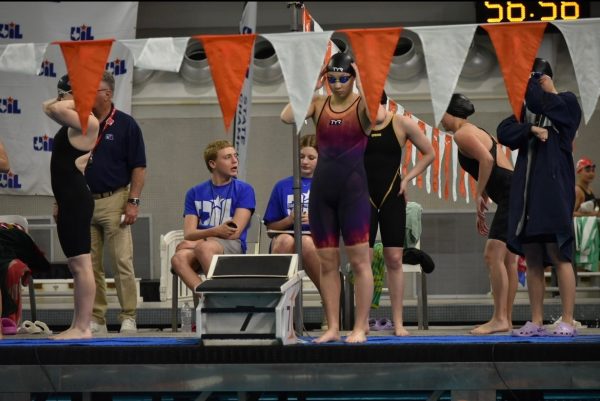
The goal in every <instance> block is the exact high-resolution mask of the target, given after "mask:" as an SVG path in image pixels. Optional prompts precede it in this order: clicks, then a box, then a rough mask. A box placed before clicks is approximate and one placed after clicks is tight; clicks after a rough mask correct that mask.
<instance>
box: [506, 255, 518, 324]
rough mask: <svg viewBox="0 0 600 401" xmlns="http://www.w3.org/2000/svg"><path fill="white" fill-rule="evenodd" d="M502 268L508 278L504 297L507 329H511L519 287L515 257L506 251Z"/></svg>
mask: <svg viewBox="0 0 600 401" xmlns="http://www.w3.org/2000/svg"><path fill="white" fill-rule="evenodd" d="M504 266H505V267H506V275H507V278H508V295H507V297H506V318H507V320H508V329H509V330H510V329H512V311H513V305H514V303H515V297H516V295H517V288H518V286H519V272H518V264H517V255H515V254H514V253H512V252H511V251H509V250H508V249H507V250H506V256H505V258H504Z"/></svg>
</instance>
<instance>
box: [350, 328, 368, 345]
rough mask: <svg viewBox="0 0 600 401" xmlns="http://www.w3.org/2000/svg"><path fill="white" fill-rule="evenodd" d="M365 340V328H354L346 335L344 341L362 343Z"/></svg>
mask: <svg viewBox="0 0 600 401" xmlns="http://www.w3.org/2000/svg"><path fill="white" fill-rule="evenodd" d="M366 341H367V333H366V330H361V329H354V330H352V332H351V333H350V334H348V337H346V342H347V343H350V344H356V343H364V342H366Z"/></svg>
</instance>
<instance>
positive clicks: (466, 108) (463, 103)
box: [446, 93, 475, 118]
mask: <svg viewBox="0 0 600 401" xmlns="http://www.w3.org/2000/svg"><path fill="white" fill-rule="evenodd" d="M446 113H448V114H450V115H452V116H454V117H458V118H467V117H469V116H470V115H471V114H473V113H475V106H473V103H471V101H470V100H469V98H468V97H466V96H465V95H463V94H461V93H455V94H454V95H452V99H450V104H449V105H448V109H447V110H446Z"/></svg>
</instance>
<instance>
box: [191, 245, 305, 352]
mask: <svg viewBox="0 0 600 401" xmlns="http://www.w3.org/2000/svg"><path fill="white" fill-rule="evenodd" d="M275 257H279V258H280V260H281V262H283V263H287V265H288V266H284V267H285V273H284V274H282V275H281V276H279V275H277V274H275V273H269V272H267V271H265V274H264V276H262V275H261V276H258V277H257V276H256V275H255V274H252V273H250V274H248V275H243V273H241V274H240V275H239V276H238V275H237V274H235V273H232V270H231V269H230V270H229V271H228V272H227V274H225V275H222V276H219V274H218V273H219V272H220V271H223V270H224V269H219V267H218V266H217V268H216V273H215V265H218V264H219V262H220V261H225V260H226V259H228V260H229V261H231V260H232V258H235V259H236V260H235V262H234V263H235V264H237V265H239V266H242V265H252V264H254V265H257V266H260V264H261V263H264V262H265V261H267V259H265V258H275ZM273 260H275V259H273ZM297 264H298V260H297V255H218V256H215V257H213V260H212V263H211V268H210V271H209V274H208V276H207V280H206V281H205V282H204V283H203V284H201V285H200V286H198V288H197V289H196V293H197V294H198V295H199V296H200V302H199V304H198V307H197V308H196V336H197V337H199V338H201V339H202V340H203V342H205V344H207V345H210V344H215V343H219V344H223V343H224V342H225V343H228V342H229V343H230V342H232V341H234V342H244V343H245V344H247V341H248V342H253V343H256V341H259V342H260V343H264V344H273V343H279V344H284V345H287V344H295V343H297V337H296V334H295V332H294V325H293V321H294V304H295V301H296V297H297V295H298V293H299V292H300V286H301V285H302V277H303V276H304V272H302V271H301V272H298V271H297ZM235 270H237V267H236V268H235ZM253 270H254V271H255V272H256V271H257V270H258V268H254V269H253ZM238 271H239V270H238ZM272 278H275V280H277V279H280V280H281V284H276V285H275V286H265V288H261V286H262V284H264V283H257V282H259V281H261V280H262V279H265V280H268V279H272ZM246 283H248V286H247V288H244V287H245V284H246ZM253 283H254V284H256V288H255V287H253V285H254V284H253ZM240 284H243V285H240ZM215 340H218V341H215Z"/></svg>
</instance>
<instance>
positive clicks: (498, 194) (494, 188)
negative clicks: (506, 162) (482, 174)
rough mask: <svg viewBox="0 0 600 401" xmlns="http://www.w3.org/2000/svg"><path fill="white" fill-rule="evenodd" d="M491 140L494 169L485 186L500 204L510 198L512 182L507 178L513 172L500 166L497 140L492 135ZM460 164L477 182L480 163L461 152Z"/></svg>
mask: <svg viewBox="0 0 600 401" xmlns="http://www.w3.org/2000/svg"><path fill="white" fill-rule="evenodd" d="M477 128H479V127H477ZM479 129H480V130H482V131H483V132H485V133H486V134H488V135H490V134H489V132H487V131H486V130H484V129H483V128H479ZM490 138H491V139H492V148H491V149H490V154H491V155H492V158H493V159H494V166H493V167H492V172H491V173H490V178H489V179H488V182H487V185H486V186H485V191H486V192H487V194H488V196H489V197H490V198H491V199H492V200H493V201H494V202H495V203H499V201H500V199H502V198H505V197H506V196H508V193H507V188H506V185H507V182H510V180H507V179H506V176H507V175H509V176H511V175H512V171H511V170H508V169H506V168H503V167H500V166H498V162H497V160H496V139H494V137H493V136H491V135H490ZM458 162H459V164H460V166H461V167H462V168H463V169H464V170H465V171H466V172H467V173H469V175H470V176H471V177H473V178H475V180H477V179H478V178H479V162H478V161H477V160H475V159H471V158H470V157H467V156H465V155H464V154H462V153H461V152H460V150H459V151H458Z"/></svg>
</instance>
